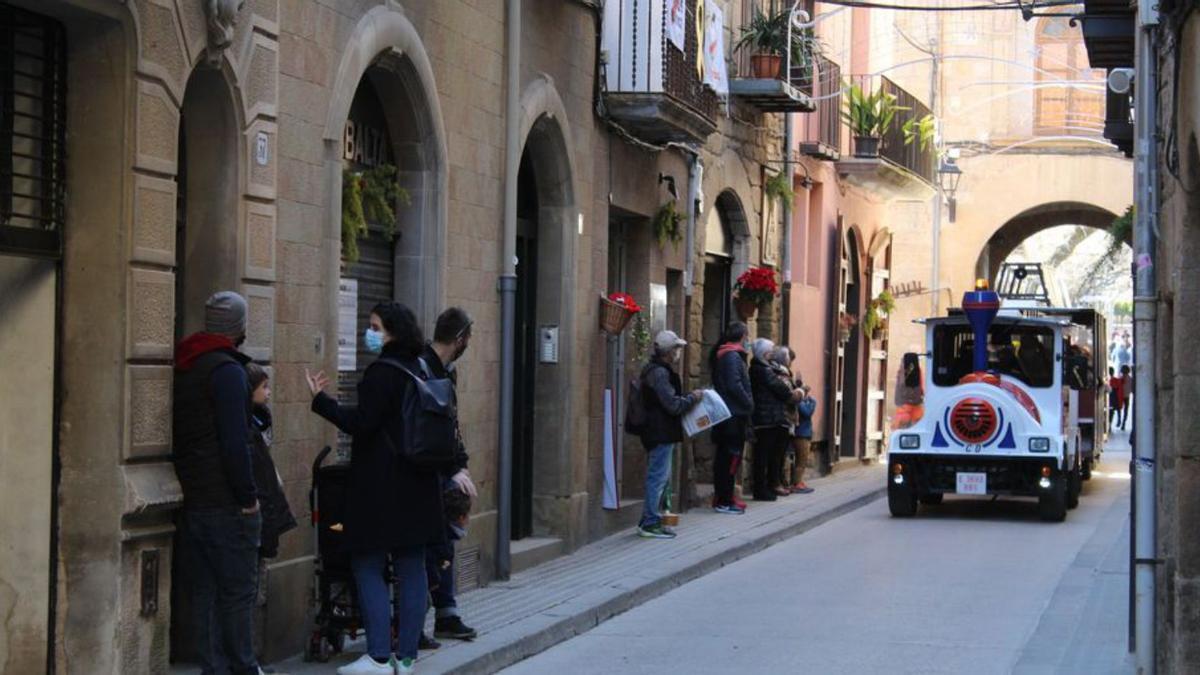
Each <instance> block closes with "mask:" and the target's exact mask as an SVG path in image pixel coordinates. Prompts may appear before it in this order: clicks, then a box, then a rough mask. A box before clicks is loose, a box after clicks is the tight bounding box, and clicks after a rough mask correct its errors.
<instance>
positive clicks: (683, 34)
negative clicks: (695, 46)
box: [667, 0, 687, 51]
mask: <svg viewBox="0 0 1200 675" xmlns="http://www.w3.org/2000/svg"><path fill="white" fill-rule="evenodd" d="M667 39H668V40H670V41H671V44H673V45H675V48H676V49H678V50H679V51H683V50H684V49H683V45H684V42H685V41H686V39H687V5H685V4H684V1H683V0H667Z"/></svg>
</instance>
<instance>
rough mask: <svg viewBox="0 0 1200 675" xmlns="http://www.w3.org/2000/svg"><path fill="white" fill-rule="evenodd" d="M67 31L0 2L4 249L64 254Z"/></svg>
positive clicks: (0, 246) (0, 249) (0, 221)
mask: <svg viewBox="0 0 1200 675" xmlns="http://www.w3.org/2000/svg"><path fill="white" fill-rule="evenodd" d="M65 45H66V31H65V29H64V28H63V26H62V24H60V23H58V22H57V21H54V20H53V19H49V18H47V17H43V16H40V15H38V14H34V13H32V12H28V11H25V10H23V9H19V8H16V7H13V6H11V5H7V4H3V3H0V253H11V254H17V255H28V256H39V257H59V256H61V254H62V228H63V222H64V216H65V214H64V211H65V208H64V200H65V192H66V189H65V178H66V161H65V159H66V157H65V154H66V153H65V145H66V101H65V99H66V49H65Z"/></svg>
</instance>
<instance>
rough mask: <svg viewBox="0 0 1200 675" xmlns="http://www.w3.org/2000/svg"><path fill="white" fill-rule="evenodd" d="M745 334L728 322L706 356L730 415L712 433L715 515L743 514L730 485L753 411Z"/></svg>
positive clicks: (742, 505) (738, 323) (742, 326)
mask: <svg viewBox="0 0 1200 675" xmlns="http://www.w3.org/2000/svg"><path fill="white" fill-rule="evenodd" d="M748 332H749V329H748V328H747V327H746V324H744V323H742V322H741V321H734V322H733V323H730V324H729V326H728V327H727V328H726V329H725V334H724V335H723V336H721V340H720V342H719V343H718V344H717V346H715V347H713V350H712V353H711V354H710V355H709V362H708V363H709V368H710V370H711V372H712V381H713V389H715V390H716V392H717V394H718V395H720V397H721V399H722V400H724V401H725V405H726V406H728V407H729V412H730V413H731V414H732V415H733V416H732V417H730V418H729V419H728V420H726V421H725V422H722V423H721V424H718V425H717V426H716V427H714V428H713V430H712V439H713V443H715V444H716V446H717V452H716V456H715V457H713V510H715V511H716V512H717V513H725V514H740V513H745V512H746V504H745V503H744V502H741V501H739V500H738V498H737V497H735V496H734V494H733V484H734V476H736V475H737V472H738V467H739V466H740V465H741V462H742V451H743V450H744V449H745V447H746V439H747V437H748V436H749V434H750V415H751V414H752V413H753V412H754V397H753V395H752V394H751V393H750V373H749V371H748V370H747V369H746V345H745V342H746V335H747V333H748Z"/></svg>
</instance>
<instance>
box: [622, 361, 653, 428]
mask: <svg viewBox="0 0 1200 675" xmlns="http://www.w3.org/2000/svg"><path fill="white" fill-rule="evenodd" d="M647 372H649V369H648V368H647V369H643V370H642V372H641V373H639V374H638V376H637V377H634V378H632V379H630V380H629V388H628V389H627V390H626V394H625V431H628V432H629V433H631V434H633V435H635V436H640V435H642V433H644V432H645V431H646V422H647V419H646V418H647V416H648V415H647V412H646V389H645V384H646V373H647Z"/></svg>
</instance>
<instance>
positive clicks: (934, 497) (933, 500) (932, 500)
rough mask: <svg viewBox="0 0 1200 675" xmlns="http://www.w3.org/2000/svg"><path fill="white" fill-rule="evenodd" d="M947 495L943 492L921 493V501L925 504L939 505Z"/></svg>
mask: <svg viewBox="0 0 1200 675" xmlns="http://www.w3.org/2000/svg"><path fill="white" fill-rule="evenodd" d="M945 496H946V495H944V494H942V493H941V492H926V493H925V494H923V495H921V497H920V501H921V504H922V505H923V506H937V505H938V504H941V503H942V499H943V498H944V497H945Z"/></svg>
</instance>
